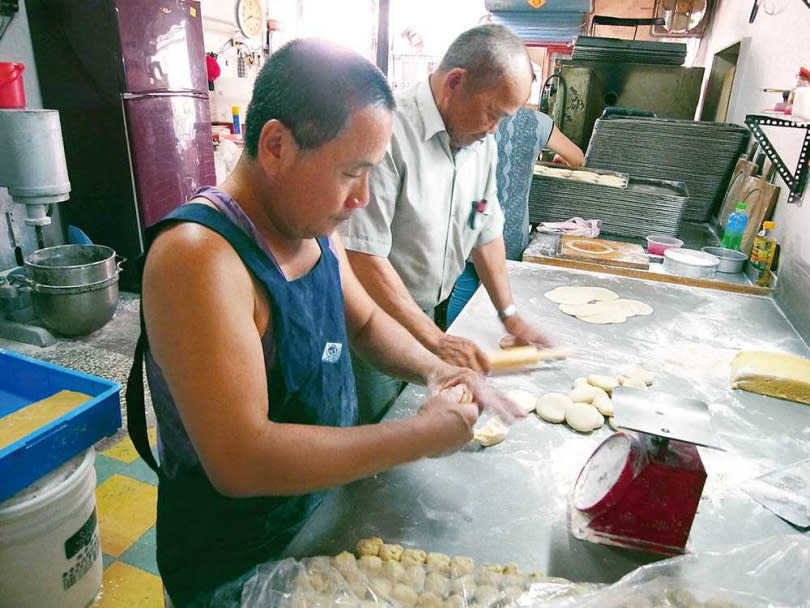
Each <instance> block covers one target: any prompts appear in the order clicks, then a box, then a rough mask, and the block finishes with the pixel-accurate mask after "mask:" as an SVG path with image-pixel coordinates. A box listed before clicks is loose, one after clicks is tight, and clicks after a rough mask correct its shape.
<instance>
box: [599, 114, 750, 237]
mask: <svg viewBox="0 0 810 608" xmlns="http://www.w3.org/2000/svg"><path fill="white" fill-rule="evenodd" d="M749 137H750V134H749V132H748V129H746V128H745V127H741V126H739V125H734V124H725V123H717V122H696V121H691V120H674V119H663V118H638V117H625V116H607V117H603V118H600V119H599V120H597V121H596V124H595V125H594V130H593V135H592V136H591V141H590V144H589V146H588V152H587V155H586V164H587V166H588V167H592V168H598V169H610V170H612V171H621V172H625V173H629V174H630V175H631V176H633V177H646V178H650V179H662V180H669V181H682V182H684V183H685V184H686V186H687V188H688V190H689V204H688V206H687V207H686V211H685V212H684V215H683V219H684V220H686V221H691V222H705V221H706V220H708V218H709V216H710V215H711V213H712V211H714V210H715V209H716V208H717V206H718V205H719V204H720V203H721V202H722V200H723V196H724V195H725V192H726V188H727V186H728V180H729V178H730V177H731V173H732V171H733V170H734V165H735V163H736V162H737V159H738V158H739V157H740V155H741V154H743V153H744V152H745V148H746V146H747V145H748V140H749Z"/></svg>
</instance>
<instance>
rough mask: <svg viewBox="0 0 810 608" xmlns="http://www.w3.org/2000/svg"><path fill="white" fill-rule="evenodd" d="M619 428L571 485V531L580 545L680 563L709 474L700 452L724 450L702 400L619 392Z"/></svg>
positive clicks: (628, 390) (615, 393)
mask: <svg viewBox="0 0 810 608" xmlns="http://www.w3.org/2000/svg"><path fill="white" fill-rule="evenodd" d="M613 402H614V410H615V422H616V425H617V426H618V427H621V428H622V429H626V430H622V431H619V432H617V433H614V434H613V435H611V436H610V437H608V438H607V439H606V440H605V441H603V442H602V443H601V444H600V445H599V447H597V448H596V450H595V451H594V453H593V454H592V455H591V457H590V458H589V459H588V462H587V463H586V464H585V466H584V467H583V468H582V471H581V472H580V474H579V477H578V478H577V481H576V483H575V485H574V491H573V493H572V495H571V500H570V504H569V510H568V513H569V527H570V530H571V533H572V534H573V535H574V536H575V537H576V538H579V539H580V540H586V541H589V542H595V543H601V544H608V545H615V546H619V547H627V548H632V549H640V550H643V551H649V552H653V553H659V554H662V555H679V554H681V553H684V552H685V551H686V543H687V540H688V538H689V532H690V530H691V528H692V522H693V520H694V517H695V514H696V512H697V507H698V503H699V501H700V496H701V494H702V492H703V485H704V483H705V481H706V471H705V469H704V468H703V463H702V462H701V460H700V454H699V453H698V450H697V447H696V446H697V445H701V446H705V447H711V448H716V449H722V448H720V446H719V445H718V444H717V442H716V440H715V438H714V434H713V432H712V428H711V419H710V415H709V408H708V406H707V405H706V404H705V403H703V402H702V401H698V400H697V399H688V398H683V397H676V396H674V395H669V394H666V393H660V392H656V391H649V390H640V389H632V388H626V387H617V388H616V389H614V391H613Z"/></svg>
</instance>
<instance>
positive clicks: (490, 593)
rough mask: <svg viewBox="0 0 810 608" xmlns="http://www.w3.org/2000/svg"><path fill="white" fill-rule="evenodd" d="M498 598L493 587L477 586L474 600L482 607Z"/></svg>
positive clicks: (495, 588)
mask: <svg viewBox="0 0 810 608" xmlns="http://www.w3.org/2000/svg"><path fill="white" fill-rule="evenodd" d="M497 597H498V588H497V587H495V586H494V585H478V589H476V590H475V599H476V600H477V601H478V603H479V604H481V605H482V606H487V605H489V604H490V603H492V602H493V601H494V600H495V598H497Z"/></svg>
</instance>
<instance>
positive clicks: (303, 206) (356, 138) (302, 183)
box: [277, 106, 392, 238]
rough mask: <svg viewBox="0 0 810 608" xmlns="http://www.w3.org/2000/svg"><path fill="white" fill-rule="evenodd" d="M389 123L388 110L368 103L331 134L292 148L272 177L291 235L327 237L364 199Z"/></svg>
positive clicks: (389, 113) (386, 136) (380, 155)
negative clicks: (336, 133) (308, 146)
mask: <svg viewBox="0 0 810 608" xmlns="http://www.w3.org/2000/svg"><path fill="white" fill-rule="evenodd" d="M391 123H392V116H391V112H390V111H388V110H387V109H385V108H383V107H375V106H367V107H365V108H363V109H361V110H357V111H356V112H354V113H353V114H352V115H351V116H350V117H349V120H348V122H347V124H346V125H345V127H344V128H343V131H342V132H341V133H340V135H339V136H338V137H336V138H335V139H333V140H331V141H328V142H326V143H325V144H323V145H321V146H320V147H318V148H315V149H311V150H301V149H300V148H299V149H296V150H294V151H293V153H292V154H291V156H290V161H289V162H288V163H287V164H286V165H285V167H284V169H283V170H282V172H281V173H280V174H279V176H278V178H279V179H278V182H277V184H278V186H279V190H280V192H281V196H282V197H283V199H282V200H283V210H284V212H283V213H284V217H283V220H282V221H283V224H284V227H285V231H286V232H288V233H289V234H290V236H295V237H298V238H314V237H317V236H328V235H330V234H332V232H334V230H335V228H336V227H337V225H338V224H340V223H341V222H344V221H346V220H347V219H349V217H350V215H351V214H352V212H353V211H354V210H355V209H358V208H361V207H365V206H366V205H367V204H368V200H369V189H368V176H369V171H370V170H371V168H372V167H374V165H376V164H377V163H379V162H380V161H381V160H382V159H383V157H384V155H385V149H386V147H387V146H388V142H389V140H390V139H391Z"/></svg>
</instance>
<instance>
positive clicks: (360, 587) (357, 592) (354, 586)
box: [349, 581, 368, 600]
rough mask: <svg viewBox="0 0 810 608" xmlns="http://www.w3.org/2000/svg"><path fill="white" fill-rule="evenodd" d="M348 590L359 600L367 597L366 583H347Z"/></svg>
mask: <svg viewBox="0 0 810 608" xmlns="http://www.w3.org/2000/svg"><path fill="white" fill-rule="evenodd" d="M349 589H351V592H352V593H353V594H354V597H356V598H357V599H359V600H363V599H365V598H366V597H367V596H368V582H367V581H355V582H353V583H349Z"/></svg>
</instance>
